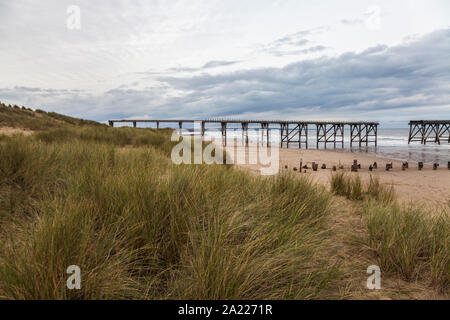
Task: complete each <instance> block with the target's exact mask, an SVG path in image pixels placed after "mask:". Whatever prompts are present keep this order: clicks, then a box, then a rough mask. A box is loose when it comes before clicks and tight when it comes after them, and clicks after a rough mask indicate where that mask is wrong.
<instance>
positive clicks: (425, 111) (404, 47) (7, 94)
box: [0, 29, 450, 121]
mask: <svg viewBox="0 0 450 320" xmlns="http://www.w3.org/2000/svg"><path fill="white" fill-rule="evenodd" d="M157 80H158V81H159V82H160V84H159V85H158V84H155V85H154V86H150V87H146V88H145V89H139V90H138V89H134V88H124V87H123V88H117V89H113V90H109V91H107V92H104V93H103V94H93V93H89V92H84V91H74V90H55V89H39V88H26V87H15V88H9V89H8V88H3V89H0V100H2V101H4V102H6V103H17V104H21V105H25V106H30V107H41V108H44V109H47V110H51V111H57V112H63V113H67V114H70V115H74V116H81V117H85V118H90V119H94V120H102V121H103V120H107V119H108V118H110V117H121V118H126V117H134V116H143V117H144V116H145V117H153V118H155V117H163V118H176V117H185V118H208V117H214V116H231V115H234V116H236V115H246V116H248V117H250V116H252V115H253V116H258V117H271V118H273V117H277V118H285V119H286V118H299V119H314V118H320V117H325V118H335V119H337V118H340V119H373V120H375V119H377V120H381V121H383V120H386V121H388V120H389V121H406V119H409V118H413V117H416V116H420V117H423V118H449V117H450V93H449V88H450V29H446V30H440V31H436V32H433V33H431V34H428V35H426V36H423V37H421V38H416V40H414V41H408V42H406V43H404V44H401V45H397V46H393V47H388V46H385V45H379V46H376V47H373V48H368V49H367V50H365V51H363V52H359V53H355V52H349V53H345V54H342V55H340V56H338V57H321V58H318V59H310V60H304V61H299V62H296V63H292V64H289V65H287V66H285V67H283V68H258V69H250V70H239V71H235V72H228V73H221V74H217V75H211V74H206V73H204V74H201V75H196V76H186V77H173V76H160V77H158V78H157Z"/></svg>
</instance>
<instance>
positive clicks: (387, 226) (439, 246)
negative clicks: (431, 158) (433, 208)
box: [364, 202, 450, 291]
mask: <svg viewBox="0 0 450 320" xmlns="http://www.w3.org/2000/svg"><path fill="white" fill-rule="evenodd" d="M364 211H365V213H366V218H367V242H368V244H369V246H370V247H371V248H372V249H373V250H374V252H375V253H376V255H377V259H378V263H379V266H380V267H381V268H382V270H385V271H387V272H395V273H398V274H400V275H401V276H402V277H403V278H404V279H405V280H416V279H418V278H419V279H427V278H431V281H432V284H433V285H435V286H437V287H438V288H440V289H442V290H443V291H445V290H447V289H448V286H449V283H450V282H449V280H450V247H449V246H450V232H449V230H450V228H449V226H450V215H449V210H448V208H447V209H443V210H442V211H441V212H434V213H433V212H430V211H427V212H426V211H424V210H423V209H420V208H417V207H400V206H398V205H379V204H376V203H375V202H369V203H368V204H367V205H366V206H365V208H364ZM430 275H431V277H430Z"/></svg>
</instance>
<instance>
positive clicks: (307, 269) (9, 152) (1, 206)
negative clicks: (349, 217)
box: [0, 127, 337, 299]
mask: <svg viewBox="0 0 450 320" xmlns="http://www.w3.org/2000/svg"><path fill="white" fill-rule="evenodd" d="M168 138H169V136H168V135H167V134H166V133H161V132H154V131H153V130H135V129H127V128H123V129H113V128H102V127H99V128H78V129H57V131H49V132H43V133H38V134H36V135H33V136H31V137H20V136H19V137H9V138H4V139H3V140H2V141H1V142H0V152H1V154H2V157H1V158H0V173H1V174H0V213H1V215H0V216H1V219H0V238H1V242H0V297H2V298H6V299H111V298H114V299H136V298H144V299H155V298H158V299H159V298H162V299H165V298H171V299H179V298H184V299H187V298H191V299H219V298H220V299H311V298H317V297H321V293H322V290H323V289H324V288H325V287H326V286H327V285H328V284H329V283H330V281H332V280H333V279H334V277H335V276H336V271H337V269H336V267H335V266H334V265H333V264H332V263H330V262H329V261H328V259H327V257H326V255H325V254H324V252H325V249H326V248H325V247H326V240H327V239H328V238H329V232H327V230H326V229H325V220H326V219H327V217H328V215H329V212H330V203H331V195H330V194H329V193H328V192H327V191H326V190H325V188H323V187H321V186H317V185H315V184H311V183H310V181H308V180H305V179H300V180H299V179H296V178H294V177H292V176H289V175H282V176H278V177H274V178H271V179H260V178H259V177H252V176H250V175H248V174H246V173H244V172H240V171H238V170H234V169H230V168H229V167H227V166H189V165H182V166H175V165H174V164H172V162H171V161H170V158H168V153H169V151H170V149H171V145H170V143H168V142H166V141H167V140H168ZM130 144H131V145H135V147H134V148H123V146H126V145H130ZM69 265H78V266H80V268H81V270H82V289H81V290H79V291H77V290H75V291H70V290H68V289H67V288H66V285H65V281H66V279H67V277H68V275H67V274H66V272H65V270H66V268H67V267H68V266H69Z"/></svg>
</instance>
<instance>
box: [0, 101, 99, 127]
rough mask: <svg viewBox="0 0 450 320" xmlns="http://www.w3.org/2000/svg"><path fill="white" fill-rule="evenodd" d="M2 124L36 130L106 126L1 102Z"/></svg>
mask: <svg viewBox="0 0 450 320" xmlns="http://www.w3.org/2000/svg"><path fill="white" fill-rule="evenodd" d="M0 126H9V127H14V128H21V129H29V130H34V131H45V130H48V129H52V128H65V127H68V126H70V127H79V126H90V127H106V125H104V124H100V123H98V122H95V121H90V120H84V119H78V118H74V117H69V116H66V115H62V114H59V113H55V112H45V111H43V110H39V109H38V110H36V111H33V110H32V109H30V108H25V107H19V106H17V105H14V106H10V105H9V106H7V105H5V104H3V103H2V102H0Z"/></svg>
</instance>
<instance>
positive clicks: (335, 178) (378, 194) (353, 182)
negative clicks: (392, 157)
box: [330, 171, 396, 203]
mask: <svg viewBox="0 0 450 320" xmlns="http://www.w3.org/2000/svg"><path fill="white" fill-rule="evenodd" d="M330 186H331V191H332V192H333V193H334V194H336V195H339V196H344V197H346V198H347V199H350V200H363V199H364V198H372V199H375V200H377V201H380V202H382V203H392V202H394V201H395V198H396V196H395V190H394V187H393V186H392V185H391V186H390V187H386V186H384V185H382V184H381V183H380V180H379V179H378V178H373V177H372V176H370V179H369V182H368V183H367V184H366V185H364V184H363V183H362V182H361V179H360V177H359V175H350V174H348V173H346V172H343V171H341V172H337V173H333V174H332V175H331V179H330Z"/></svg>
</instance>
